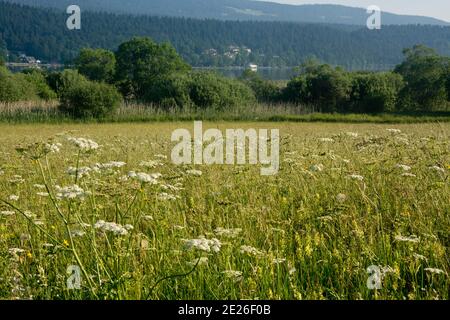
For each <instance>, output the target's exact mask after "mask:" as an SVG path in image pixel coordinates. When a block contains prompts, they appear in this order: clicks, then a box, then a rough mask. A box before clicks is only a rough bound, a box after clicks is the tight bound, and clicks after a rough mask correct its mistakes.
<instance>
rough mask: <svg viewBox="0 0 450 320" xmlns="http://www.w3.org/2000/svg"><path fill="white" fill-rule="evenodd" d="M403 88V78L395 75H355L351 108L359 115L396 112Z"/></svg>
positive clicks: (388, 73)
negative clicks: (399, 95)
mask: <svg viewBox="0 0 450 320" xmlns="http://www.w3.org/2000/svg"><path fill="white" fill-rule="evenodd" d="M402 87H403V78H402V77H401V76H400V75H398V74H395V73H391V72H385V73H369V74H355V75H354V76H353V80H352V92H351V96H350V107H349V108H350V110H351V111H353V112H359V113H377V112H392V111H395V109H396V104H397V99H398V94H399V91H400V90H401V89H402Z"/></svg>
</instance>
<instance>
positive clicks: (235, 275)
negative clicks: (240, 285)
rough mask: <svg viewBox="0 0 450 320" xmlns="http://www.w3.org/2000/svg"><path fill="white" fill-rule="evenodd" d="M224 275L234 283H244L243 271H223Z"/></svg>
mask: <svg viewBox="0 0 450 320" xmlns="http://www.w3.org/2000/svg"><path fill="white" fill-rule="evenodd" d="M222 273H223V274H224V275H225V276H226V277H227V278H229V279H232V280H233V281H234V282H239V281H242V279H243V277H242V272H241V271H235V270H225V271H222Z"/></svg>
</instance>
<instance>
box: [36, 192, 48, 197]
mask: <svg viewBox="0 0 450 320" xmlns="http://www.w3.org/2000/svg"><path fill="white" fill-rule="evenodd" d="M36 195H38V196H39V197H48V196H50V194H48V192H37V193H36Z"/></svg>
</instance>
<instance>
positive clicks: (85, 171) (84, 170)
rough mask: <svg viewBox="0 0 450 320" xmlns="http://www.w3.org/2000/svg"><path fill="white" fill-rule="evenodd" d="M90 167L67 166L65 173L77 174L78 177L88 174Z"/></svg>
mask: <svg viewBox="0 0 450 320" xmlns="http://www.w3.org/2000/svg"><path fill="white" fill-rule="evenodd" d="M91 171H92V169H91V168H89V167H81V168H74V167H69V168H68V169H67V173H68V174H69V175H71V176H75V175H76V176H77V177H78V178H83V177H86V176H89V172H91Z"/></svg>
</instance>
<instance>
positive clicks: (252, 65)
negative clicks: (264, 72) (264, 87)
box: [248, 63, 258, 72]
mask: <svg viewBox="0 0 450 320" xmlns="http://www.w3.org/2000/svg"><path fill="white" fill-rule="evenodd" d="M248 69H249V70H251V71H253V72H256V71H258V65H256V64H253V63H250V64H249V65H248Z"/></svg>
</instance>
